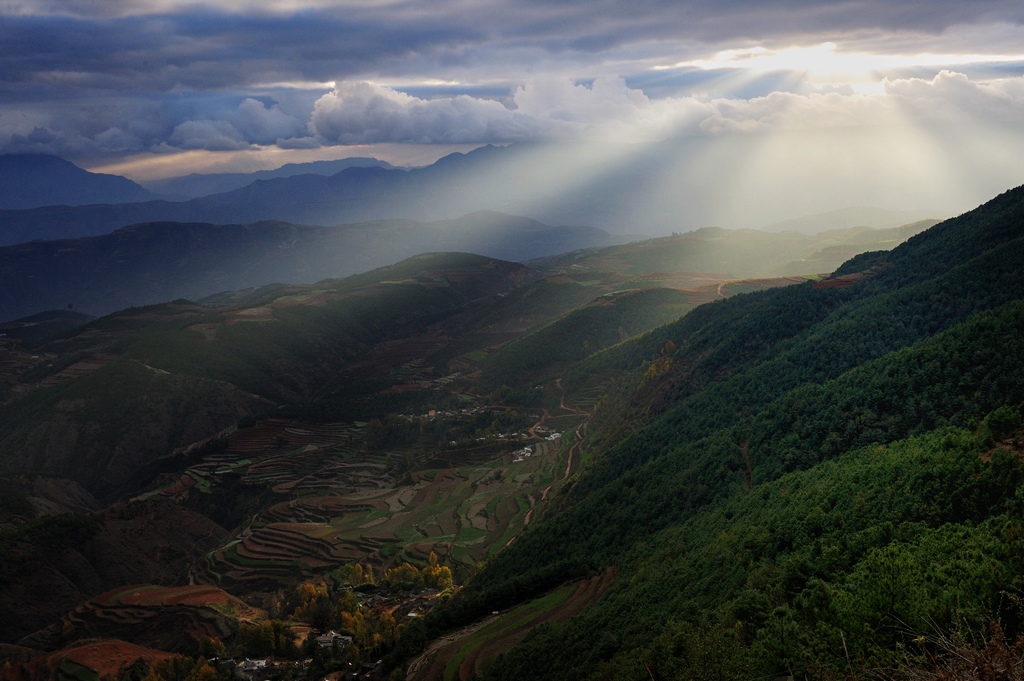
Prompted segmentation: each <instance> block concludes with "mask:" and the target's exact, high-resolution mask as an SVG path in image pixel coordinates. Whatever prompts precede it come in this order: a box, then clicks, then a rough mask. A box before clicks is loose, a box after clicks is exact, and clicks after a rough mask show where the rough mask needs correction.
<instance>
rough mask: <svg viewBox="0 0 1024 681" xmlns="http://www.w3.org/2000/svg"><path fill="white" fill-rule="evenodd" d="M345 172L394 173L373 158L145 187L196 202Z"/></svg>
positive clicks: (198, 176) (186, 177)
mask: <svg viewBox="0 0 1024 681" xmlns="http://www.w3.org/2000/svg"><path fill="white" fill-rule="evenodd" d="M346 168H385V169H388V170H392V169H395V166H393V165H391V164H390V163H388V162H387V161H381V160H378V159H376V158H367V157H352V158H342V159H337V160H335V161H312V162H310V163H287V164H285V165H283V166H281V167H280V168H274V169H272V170H257V171H255V172H251V173H191V174H189V175H182V176H179V177H168V178H164V179H162V180H151V181H149V182H145V183H144V185H145V186H146V188H148V189H149V190H151V191H153V192H156V193H158V194H163V195H167V196H182V197H184V198H186V199H195V198H199V197H202V196H209V195H210V194H219V193H222V192H229V191H233V190H235V189H241V188H242V187H244V186H246V185H248V184H251V183H253V182H255V181H257V180H272V179H275V178H279V177H292V176H295V175H335V174H337V173H340V172H341V171H342V170H345V169H346Z"/></svg>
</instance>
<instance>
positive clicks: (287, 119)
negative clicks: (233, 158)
mask: <svg viewBox="0 0 1024 681" xmlns="http://www.w3.org/2000/svg"><path fill="white" fill-rule="evenodd" d="M228 120H229V121H230V122H231V124H232V125H233V126H234V128H235V130H237V131H238V132H239V133H240V134H241V135H242V136H243V137H244V138H245V139H246V140H248V141H249V142H252V143H254V144H263V145H265V144H273V143H274V142H276V141H277V140H278V139H291V138H293V137H302V136H304V134H305V132H306V126H305V125H304V124H303V122H302V121H300V120H299V119H297V118H295V117H294V116H291V115H289V114H287V113H285V112H284V111H282V110H281V107H279V106H277V105H276V104H274V105H271V106H265V105H264V104H263V103H262V102H260V101H259V100H256V99H252V98H251V97H249V98H246V99H245V100H244V101H243V102H242V103H241V104H240V105H239V106H238V111H236V112H235V113H233V114H232V115H230V116H228Z"/></svg>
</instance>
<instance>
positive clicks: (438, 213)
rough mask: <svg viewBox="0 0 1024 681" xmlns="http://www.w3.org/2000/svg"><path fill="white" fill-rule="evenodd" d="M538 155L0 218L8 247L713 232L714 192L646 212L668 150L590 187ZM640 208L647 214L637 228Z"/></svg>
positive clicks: (518, 150)
mask: <svg viewBox="0 0 1024 681" xmlns="http://www.w3.org/2000/svg"><path fill="white" fill-rule="evenodd" d="M536 152H537V150H535V149H533V148H531V147H530V146H524V147H493V146H485V147H480V148H478V149H475V150H473V151H471V152H469V153H466V154H462V153H455V154H450V155H449V156H446V157H444V158H442V159H440V160H438V161H437V162H436V163H434V164H432V165H430V166H426V167H423V168H414V169H411V170H400V169H394V168H390V169H389V168H384V167H349V168H346V169H344V170H342V171H340V172H338V173H336V174H334V175H330V176H323V175H310V174H307V175H294V176H291V177H275V178H271V179H265V180H257V181H255V182H252V183H250V184H248V185H246V186H244V187H241V188H239V189H235V190H232V191H229V192H222V193H219V194H211V195H209V196H204V197H202V198H196V199H192V200H188V201H178V202H172V201H161V200H155V201H145V202H140V203H131V204H122V205H90V206H79V207H66V206H48V207H41V208H35V209H31V210H21V211H4V212H0V245H9V244H16V243H22V242H26V241H31V240H34V239H66V238H78V237H83V236H96V235H99V234H108V233H110V232H112V231H114V230H115V229H118V228H119V227H124V226H126V225H131V224H139V223H144V222H160V221H174V222H209V223H215V224H229V223H249V222H258V221H261V220H283V221H286V222H295V223H302V224H319V225H335V224H342V223H352V222H364V221H369V220H381V219H387V220H395V219H412V220H444V219H454V218H456V217H458V216H460V215H465V214H467V213H472V212H475V211H480V210H496V211H501V212H504V213H509V214H516V215H524V216H526V217H530V218H532V219H535V220H538V221H540V222H545V223H547V224H569V225H594V226H597V227H600V228H602V229H607V230H608V231H611V232H618V233H630V234H637V233H654V232H656V231H660V232H662V233H665V232H667V231H671V230H675V229H678V228H680V227H683V228H686V227H687V225H690V226H693V225H694V224H697V225H699V224H701V223H705V224H706V220H705V217H704V215H703V214H702V213H701V210H702V209H701V208H700V205H701V204H700V203H699V202H697V201H696V200H695V197H698V196H705V197H706V194H707V191H706V190H700V189H699V188H694V187H688V186H682V185H679V186H675V187H674V188H673V192H671V193H669V194H664V195H662V196H661V198H660V199H659V204H658V206H656V207H654V208H651V207H650V206H647V203H649V202H648V200H647V199H646V198H644V197H647V196H648V195H649V189H650V187H651V185H652V183H654V182H656V181H657V180H658V178H659V177H660V174H661V173H662V172H663V169H664V167H666V166H667V165H669V164H670V163H671V162H672V160H673V158H674V157H671V158H670V155H669V154H668V151H665V152H663V153H662V156H659V157H657V158H654V159H648V158H645V159H643V160H636V161H635V162H632V163H624V164H619V165H614V166H610V167H607V168H605V171H606V172H600V173H596V174H594V175H593V177H591V176H584V177H582V178H574V177H572V176H571V175H569V174H568V173H565V172H563V171H562V170H561V168H560V166H558V165H557V164H555V163H553V162H552V161H551V159H550V158H549V157H547V156H537V155H536ZM691 199H693V200H691ZM641 206H647V208H648V209H649V210H648V209H645V210H644V211H643V212H644V217H643V218H640V219H638V218H637V217H636V214H637V211H639V210H640V207H641ZM652 211H653V213H652ZM649 226H650V227H649Z"/></svg>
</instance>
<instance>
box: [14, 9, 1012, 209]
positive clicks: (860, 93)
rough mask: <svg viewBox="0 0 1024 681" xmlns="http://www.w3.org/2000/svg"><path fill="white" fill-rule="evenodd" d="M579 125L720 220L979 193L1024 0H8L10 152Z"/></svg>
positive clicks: (426, 158)
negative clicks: (699, 196) (646, 161)
mask: <svg viewBox="0 0 1024 681" xmlns="http://www.w3.org/2000/svg"><path fill="white" fill-rule="evenodd" d="M560 141H571V142H573V143H581V142H582V143H584V144H585V145H592V148H593V149H594V150H595V151H593V152H590V154H589V155H588V156H587V157H586V159H572V158H563V157H559V156H557V155H555V154H554V152H552V154H553V155H552V156H551V158H548V159H543V158H539V160H538V162H546V163H559V164H562V166H564V169H565V173H566V174H567V175H573V176H574V177H573V178H572V179H567V183H566V191H570V190H571V189H572V187H577V188H578V187H579V186H580V184H581V182H583V181H584V180H581V177H582V178H585V177H586V176H587V174H588V173H590V174H593V173H594V172H597V171H595V170H594V169H595V168H601V167H608V166H609V165H610V164H615V163H629V162H636V160H637V159H638V158H641V159H642V158H643V155H644V154H645V153H648V152H649V151H650V150H651V149H654V148H661V149H664V148H665V146H664V145H670V146H671V148H672V149H678V160H677V162H675V163H672V164H669V166H670V167H667V168H666V171H665V175H664V182H663V183H662V184H661V186H657V187H651V188H650V191H651V192H652V193H653V192H672V191H673V187H676V186H681V185H683V184H685V185H686V186H687V187H691V188H692V187H698V188H701V187H706V188H707V195H708V196H712V195H713V196H714V197H715V198H714V200H713V201H712V200H711V199H709V202H710V203H709V206H710V207H708V208H707V210H705V211H704V212H703V213H702V216H705V217H702V219H706V220H707V221H712V222H717V223H721V224H723V226H745V225H753V224H756V223H758V222H759V221H760V222H762V223H767V222H769V221H772V220H777V219H785V218H787V217H794V216H796V215H800V214H805V213H807V212H813V211H818V210H820V211H824V210H830V209H834V208H840V207H844V206H849V205H877V206H880V207H883V208H890V209H899V210H908V209H929V210H934V211H936V213H945V214H952V213H955V212H960V211H963V210H966V209H969V208H972V207H973V206H974V205H977V203H980V202H981V201H984V200H985V199H986V198H990V197H991V196H993V195H995V194H996V193H999V192H1000V191H1003V190H1006V189H1009V188H1011V187H1014V186H1017V185H1020V184H1022V183H1024V3H1022V2H1020V0H976V1H972V2H964V1H963V0H956V1H954V0H900V1H899V2H893V0H767V1H766V0H716V1H715V2H711V1H710V0H679V1H674V2H670V1H667V0H592V1H590V2H577V1H569V0H564V1H550V0H375V1H367V0H360V1H356V0H212V1H210V0H208V1H206V2H203V3H198V2H195V3H193V2H180V1H177V0H103V1H102V2H98V1H97V0H0V153H16V152H40V153H52V154H57V155H60V156H63V157H65V158H68V159H70V160H72V161H74V162H75V163H77V164H79V165H81V166H82V167H85V168H88V169H90V170H95V171H100V172H114V173H118V174H124V175H127V176H129V177H132V178H133V179H136V180H139V181H145V180H149V179H157V178H161V177H168V176H175V175H182V174H186V173H189V172H221V171H240V170H256V169H261V168H270V167H277V166H279V165H282V164H283V163H289V162H299V161H307V160H319V159H333V158H343V157H348V156H376V157H378V158H382V159H383V160H387V161H390V162H392V163H396V164H400V165H423V164H426V163H430V162H432V161H433V160H435V159H437V158H439V157H440V156H443V155H445V154H447V153H451V152H453V151H462V152H465V151H468V150H470V149H473V148H474V147H477V146H480V145H484V144H500V145H504V144H510V143H543V142H560ZM593 154H597V155H598V158H599V161H598V162H596V163H595V162H594V156H593ZM560 167H561V166H560ZM550 189H551V188H550V187H548V188H547V190H548V193H549V194H550ZM712 204H713V205H712ZM937 216H938V215H937Z"/></svg>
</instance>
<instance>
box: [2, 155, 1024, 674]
mask: <svg viewBox="0 0 1024 681" xmlns="http://www.w3.org/2000/svg"><path fill="white" fill-rule="evenodd" d="M504 153H506V150H499V149H493V148H492V149H486V148H485V149H484V150H482V151H480V152H479V153H477V152H474V153H473V154H469V155H464V156H455V157H451V158H449V159H446V160H443V161H442V162H440V163H439V164H435V165H436V167H435V166H432V167H431V168H432V169H422V170H410V171H396V170H389V169H386V168H349V169H346V170H343V171H341V172H340V173H338V174H336V175H334V176H331V177H320V178H312V179H311V176H294V177H290V178H277V179H272V180H266V181H263V182H258V183H256V184H253V185H249V186H248V187H246V188H243V189H240V190H236V192H237V193H229V194H222V195H215V196H209V197H205V198H204V199H200V200H197V201H198V202H186V203H181V204H172V203H161V202H156V203H153V204H129V205H128V206H127V207H124V206H122V207H121V209H123V212H122V213H120V215H121V217H122V218H127V217H130V216H132V215H135V214H136V213H135V212H136V211H142V210H143V208H142V207H145V206H161V207H166V206H172V205H177V206H188V205H191V206H192V208H193V209H195V210H197V211H199V210H200V208H199V207H200V206H201V207H202V210H213V208H212V207H216V206H219V208H218V210H223V211H224V213H223V215H228V214H229V213H230V211H231V210H232V209H233V207H237V206H240V205H243V204H244V202H245V200H247V201H250V202H251V203H252V206H251V207H250V208H251V210H253V211H256V212H258V211H259V210H263V209H264V208H267V209H269V207H271V206H273V205H274V203H275V202H280V203H281V205H282V206H287V205H289V204H288V201H289V200H291V201H292V203H291V204H290V205H291V206H292V207H293V208H291V209H290V210H292V209H293V210H306V211H308V215H315V214H319V215H321V216H325V215H327V214H328V212H329V211H333V210H337V209H339V206H341V207H343V208H344V210H352V211H354V212H356V213H358V211H359V210H364V209H367V207H368V206H370V205H371V197H372V199H373V200H375V201H382V200H390V199H393V198H395V197H402V199H403V200H405V199H408V198H409V197H416V200H415V201H414V202H411V203H409V204H407V208H408V209H409V210H412V207H413V205H414V204H415V205H416V206H419V207H420V208H423V209H424V210H425V211H428V212H429V211H430V210H437V211H442V210H449V209H450V207H448V206H446V205H445V203H444V202H445V200H446V199H451V198H452V197H453V196H457V195H461V196H470V195H471V194H472V192H473V191H474V190H475V189H477V188H479V187H480V186H481V185H479V184H474V180H473V178H472V175H473V171H472V168H474V167H475V168H476V171H475V172H477V173H480V172H482V171H481V169H482V168H483V167H484V166H486V161H487V159H488V158H490V157H491V155H500V154H504ZM516 153H522V152H516ZM522 158H526V156H524V157H522ZM477 163H479V164H480V165H477V166H474V164H477ZM394 173H401V175H394ZM640 176H642V173H641V174H640V175H638V177H640ZM442 177H443V178H445V180H444V182H443V183H442V182H441V180H440V179H439V178H442ZM346 178H347V179H346ZM353 178H358V179H353ZM395 178H402V179H397V180H396V179H395ZM453 180H457V181H456V182H454V184H452V185H448V184H447V183H448V182H449V181H453ZM460 182H464V183H465V184H461V185H460V184H459V183H460ZM403 183H404V184H403ZM398 186H401V191H399V190H397V189H395V187H398ZM441 186H447V187H449V189H450V192H449V193H447V194H445V195H444V196H443V197H442V196H438V195H435V193H434V192H435V191H436V190H437V189H438V188H439V187H441ZM451 187H456V188H455V189H451ZM396 192H397V193H396ZM240 197H247V198H246V199H245V200H243V199H242V198H240ZM317 197H319V198H320V199H324V198H325V197H333V198H330V201H329V203H330V205H327V204H323V205H321V204H317V203H316V201H317V200H318V199H317ZM339 197H348V199H347V200H348V201H349V202H350V204H346V203H345V200H343V199H340V198H339ZM302 201H307V202H309V203H308V205H307V206H306V207H305V208H301V207H300V204H301V203H302ZM218 202H219V203H218ZM432 202H433V203H432ZM601 205H605V206H606V205H607V204H601ZM100 208H101V207H97V206H92V207H85V208H82V209H68V210H74V211H77V212H73V213H67V215H68V216H72V215H75V216H79V217H81V219H83V220H84V219H85V218H84V217H82V216H87V215H89V214H90V213H89V210H90V209H91V210H93V211H94V213H95V215H99V214H100V212H98V211H100ZM118 209H119V208H118V207H116V206H107V207H102V210H105V211H108V213H106V215H108V217H109V216H111V215H114V214H115V212H114V211H116V210H118ZM161 209H162V208H161ZM45 210H47V209H39V211H41V212H36V211H23V212H19V213H18V214H23V215H27V214H28V213H33V214H36V215H43V214H45ZM49 210H54V211H55V210H56V209H49ZM317 211H320V212H319V213H318V212H317ZM254 214H255V213H254ZM11 215H15V213H13V212H8V213H7V214H6V216H7V217H10V216H11ZM51 215H56V212H54V213H52V214H51ZM79 217H76V218H74V219H75V220H78V219H79ZM54 220H55V223H54V224H56V218H54ZM111 224H112V223H111ZM68 228H69V227H68ZM76 229H77V226H76ZM104 229H105V228H104ZM538 235H539V236H538ZM602 239H614V237H608V236H607V235H606V234H604V233H602V232H600V231H597V230H592V229H584V228H553V227H549V226H547V225H545V224H543V223H541V222H535V221H533V220H531V219H528V218H521V217H511V216H509V215H504V214H498V213H493V212H485V213H471V214H468V215H465V216H464V217H461V218H457V219H439V220H433V221H429V220H423V221H415V222H414V221H412V220H398V219H394V220H388V221H383V220H378V221H372V222H362V223H352V224H344V225H338V226H335V227H318V226H310V225H301V224H293V223H288V222H283V221H263V222H259V221H253V222H247V221H243V220H241V219H239V220H235V221H226V222H224V223H223V224H216V223H213V222H200V223H190V222H140V223H138V224H130V225H129V226H127V227H126V226H124V225H119V226H118V227H117V228H114V229H113V231H110V232H109V233H107V234H103V235H94V236H91V237H76V238H74V239H69V240H61V241H36V242H28V243H19V244H17V245H14V246H8V247H6V248H4V249H2V252H0V256H3V257H4V258H6V259H5V260H2V261H0V262H2V263H3V264H2V265H0V272H3V273H4V274H3V276H5V277H8V278H7V279H5V280H4V282H3V284H4V285H3V291H4V293H7V291H9V290H10V291H13V292H14V293H13V294H11V295H10V296H9V297H8V298H7V299H6V303H5V304H7V305H9V306H10V308H9V309H11V310H12V316H14V315H16V314H18V313H15V312H13V310H15V309H16V308H17V305H18V304H20V303H19V300H29V299H34V300H38V301H39V302H37V303H33V304H36V305H40V306H56V307H59V308H65V309H62V311H60V312H59V313H57V312H53V313H50V314H46V315H39V316H33V317H26V318H24V319H21V320H18V321H17V322H13V323H9V324H5V325H3V327H0V334H2V335H0V400H2V403H3V409H2V410H0V537H2V542H0V607H2V608H3V609H4V611H5V612H7V613H9V614H10V616H9V617H7V618H4V620H3V621H2V622H0V639H2V642H3V643H4V646H3V647H2V648H0V655H2V656H3V659H4V660H5V662H6V663H9V664H5V669H4V671H3V678H4V681H35V680H36V679H39V680H40V681H41V680H42V679H78V680H79V681H95V679H96V678H98V677H99V675H100V674H101V673H104V674H115V675H116V674H120V675H122V676H123V680H122V681H129V679H135V678H137V679H146V678H148V677H149V675H150V674H152V675H153V676H154V677H159V678H161V679H165V681H186V680H187V679H192V680H194V679H198V678H201V677H202V678H211V679H212V678H215V677H216V676H217V675H218V674H219V673H223V674H224V675H225V676H226V675H228V674H231V675H235V674H238V673H249V672H248V671H246V669H247V668H245V669H243V668H238V667H237V666H236V665H235V664H234V663H231V665H230V666H228V663H227V662H223V663H222V662H221V661H223V660H227V659H228V658H231V657H234V658H235V659H241V658H246V657H248V658H260V659H267V658H270V657H271V656H273V657H274V658H275V660H277V661H278V662H280V661H282V660H293V661H294V662H284V663H282V664H283V665H286V666H287V668H286V666H282V667H278V668H275V669H274V673H281V674H287V673H293V674H305V675H307V676H310V677H311V678H322V676H326V675H327V674H330V673H337V674H339V675H344V674H348V673H350V672H349V670H350V669H351V668H353V667H354V668H357V669H359V672H358V673H360V674H363V675H369V677H371V678H387V677H388V676H391V677H392V678H406V679H410V680H411V681H426V680H427V679H434V678H443V679H446V680H449V679H452V680H454V679H467V678H479V679H486V680H488V681H499V680H503V679H521V678H537V679H559V680H560V681H561V680H570V681H571V680H577V679H579V680H581V681H582V680H583V679H593V678H617V679H637V680H640V679H651V678H654V679H661V678H665V679H670V678H779V677H783V678H797V677H798V676H806V677H807V678H821V679H839V678H863V677H866V676H874V677H878V678H891V679H896V678H900V679H908V678H960V677H962V676H963V675H964V674H967V673H968V672H969V671H970V669H979V668H985V667H984V665H986V664H987V665H989V668H991V665H993V664H996V663H997V662H999V661H1000V660H1006V659H1010V660H1013V659H1017V658H1014V657H1013V656H1014V655H1018V657H1019V651H1020V650H1021V646H1022V645H1024V643H1021V642H1020V641H1021V639H1019V638H1017V637H1018V636H1019V635H1021V634H1022V633H1024V608H1022V606H1021V598H1020V594H1022V593H1024V577H1022V575H1024V546H1022V540H1021V537H1024V523H1022V520H1021V519H1022V517H1024V510H1022V494H1021V489H1022V486H1024V447H1022V442H1024V337H1022V336H1021V334H1020V329H1021V328H1024V270H1022V269H1021V267H1020V263H1021V262H1024V187H1020V188H1016V189H1012V190H1010V191H1007V192H1006V193H1004V194H1002V195H1000V196H998V197H995V198H994V199H992V200H991V201H989V202H987V203H986V204H985V205H982V206H980V207H978V208H977V209H975V210H973V211H970V212H967V213H965V214H963V215H961V216H959V217H956V218H953V219H949V220H945V221H942V222H939V223H937V224H936V223H934V222H932V221H924V222H918V223H912V224H908V225H905V226H901V227H896V228H891V229H884V230H875V229H866V228H848V229H842V230H834V231H826V232H823V233H821V234H817V235H807V234H799V233H797V232H795V231H782V232H775V233H772V232H757V231H750V230H725V229H719V228H707V229H702V230H698V231H696V232H692V233H686V234H679V235H674V236H672V237H664V238H657V239H645V240H638V241H633V242H630V243H625V244H606V243H601V244H600V245H593V244H590V245H587V247H578V246H574V245H573V244H579V243H586V242H588V240H590V241H593V240H597V241H600V240H602ZM396 242H397V243H396ZM495 244H497V245H495ZM488 247H493V248H495V249H496V250H495V251H492V252H491V253H495V254H496V253H499V252H500V253H501V254H503V255H502V257H496V255H493V254H483V255H481V254H473V253H465V252H462V253H453V252H441V251H447V250H448V249H451V248H460V249H461V248H465V249H467V250H478V251H481V250H484V249H485V248H488ZM403 249H408V255H411V256H412V257H406V258H405V259H402V258H403V257H404V255H405V254H406V252H405V251H404V250H403ZM531 249H537V250H531ZM422 251H430V252H427V253H423V252H422ZM559 251H561V252H559ZM338 253H342V254H344V256H345V257H346V258H352V262H353V264H352V265H351V267H352V270H351V274H349V276H342V275H343V274H344V273H345V269H344V268H345V267H347V266H349V265H339V262H347V261H340V260H338V259H337V254H338ZM508 253H514V254H516V257H517V259H519V260H525V261H526V262H511V261H510V260H508V259H505V258H507V257H510V256H507V255H504V254H508ZM532 253H536V255H531V254H532ZM393 261H397V262H394V264H385V263H386V262H393ZM376 264H384V266H382V267H377V268H376V269H369V268H371V267H373V266H374V265H376ZM367 269H369V271H364V270H367ZM357 270H359V272H358V273H357ZM323 273H327V274H325V275H324V277H321V278H320V279H319V280H317V279H316V278H317V277H320V276H321V274H323ZM289 276H294V277H297V278H300V279H304V280H306V281H305V283H294V284H293V283H282V282H281V281H280V279H284V278H285V277H289ZM325 277H331V278H325ZM268 280H269V281H268ZM274 280H277V283H270V281H274ZM40 281H45V282H52V283H53V284H54V285H53V286H52V287H50V289H47V287H46V286H42V285H40V284H39V282H40ZM312 282H315V283H312ZM19 286H20V287H22V288H17V287H19ZM61 287H65V288H63V289H62V288H61ZM132 289H134V290H132ZM228 289H238V290H228ZM67 291H74V292H76V296H75V298H74V299H69V298H68V296H67V295H64V294H66V292H67ZM204 292H209V293H212V294H213V295H207V294H206V293H204ZM44 293H45V295H50V296H51V298H46V297H45V295H44ZM83 295H89V296H92V298H83V297H82V296H83ZM132 296H138V297H139V298H138V299H136V298H133V297H132ZM147 296H151V298H149V299H152V300H160V301H163V302H156V303H155V304H151V305H143V306H139V303H141V302H144V301H145V300H147ZM201 296H205V297H202V299H201V300H186V299H184V298H186V297H191V298H200V297H201ZM170 298H178V299H176V300H170V302H167V301H168V299H170ZM104 300H109V301H111V302H110V303H109V305H111V306H112V307H115V306H121V305H127V304H131V305H135V306H134V307H127V308H126V309H121V310H116V311H113V310H112V311H110V314H107V315H105V316H103V317H100V318H90V317H87V316H85V315H83V314H81V312H93V311H94V310H93V309H92V308H93V306H96V307H99V308H102V306H103V301H104ZM132 300H139V302H137V303H132V302H130V301H132ZM54 301H57V302H56V303H55V302H54ZM69 303H72V304H73V306H74V308H75V309H74V310H68V309H66V308H67V307H68V304H69ZM95 311H97V312H98V311H101V310H95ZM455 585H461V586H459V587H458V588H456V586H455ZM314 630H315V631H320V632H324V635H325V636H328V634H327V632H329V631H333V632H336V633H339V636H340V639H335V638H330V636H328V639H326V640H327V641H328V642H327V643H326V644H324V645H323V646H321V644H319V643H316V642H315V641H316V637H311V636H307V633H309V632H311V631H314ZM346 637H347V640H345V639H346ZM303 639H304V640H305V642H304V643H302V648H301V649H300V648H299V647H297V645H296V643H295V642H296V641H297V640H298V641H300V642H301V641H303ZM90 648H91V649H92V651H93V653H94V654H93V655H92V656H91V657H90V656H89V655H88V654H87V653H88V651H89V650H90ZM118 651H119V652H118ZM101 652H102V657H103V659H102V660H100V659H98V656H99V655H100V653H101ZM129 658H130V659H129ZM212 658H217V661H213V662H211V659H212ZM965 661H966V662H965ZM268 664H270V663H268ZM364 664H365V665H366V666H363V665H364ZM965 664H966V665H967V667H964V665H965ZM349 665H352V667H350V666H349ZM971 665H973V666H971ZM964 669H967V670H968V671H967V672H965V671H964ZM958 674H959V675H960V676H958ZM151 681H152V679H151Z"/></svg>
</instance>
